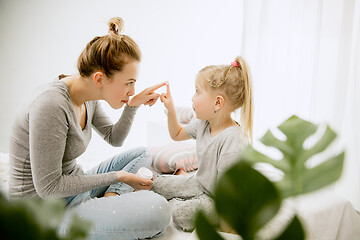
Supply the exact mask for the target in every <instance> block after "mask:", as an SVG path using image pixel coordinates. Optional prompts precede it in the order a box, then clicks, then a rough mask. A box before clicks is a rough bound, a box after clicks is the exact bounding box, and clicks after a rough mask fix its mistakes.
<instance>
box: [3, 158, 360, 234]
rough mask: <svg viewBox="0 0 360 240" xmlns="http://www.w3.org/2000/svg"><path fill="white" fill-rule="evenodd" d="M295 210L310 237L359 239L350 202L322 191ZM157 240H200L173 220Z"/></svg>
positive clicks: (275, 225)
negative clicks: (176, 224)
mask: <svg viewBox="0 0 360 240" xmlns="http://www.w3.org/2000/svg"><path fill="white" fill-rule="evenodd" d="M8 170H9V164H8V154H6V153H0V189H1V191H2V192H4V193H7V190H8V176H9V174H8ZM293 205H294V202H292V201H289V200H288V201H285V202H284V204H283V206H282V208H281V210H280V212H279V214H278V215H277V216H276V217H275V218H274V219H273V220H272V221H271V222H270V223H269V224H268V225H267V226H266V227H265V228H264V229H263V232H262V236H264V238H265V239H266V238H268V237H269V236H271V235H273V234H276V233H277V232H279V231H280V229H281V226H284V225H285V224H286V223H288V222H289V219H290V216H291V214H292V211H293ZM296 205H297V207H296V209H297V212H298V214H299V216H300V219H301V220H302V222H303V224H304V225H305V227H306V229H307V232H308V235H307V239H309V240H332V239H334V240H335V239H336V240H355V239H360V215H359V213H358V212H357V211H356V210H355V209H354V208H353V206H352V204H351V203H350V201H348V200H346V199H344V198H342V197H340V196H337V195H335V194H333V193H332V192H331V191H329V190H326V189H325V190H322V191H319V192H315V193H313V194H308V195H304V196H301V197H300V198H298V199H297V201H296ZM223 236H224V237H225V238H226V239H228V240H235V239H241V238H239V237H238V236H235V235H232V234H223ZM156 239H157V240H197V237H196V233H195V232H193V233H189V232H183V231H182V230H181V229H179V228H178V227H176V226H175V225H174V223H173V222H171V223H170V224H169V225H168V227H167V228H166V229H165V231H164V233H163V234H162V235H161V236H159V237H157V238H156Z"/></svg>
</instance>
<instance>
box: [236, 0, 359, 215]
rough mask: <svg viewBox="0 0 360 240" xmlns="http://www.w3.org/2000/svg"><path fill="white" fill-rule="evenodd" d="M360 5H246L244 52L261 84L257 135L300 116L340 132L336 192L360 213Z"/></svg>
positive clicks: (280, 0) (320, 0)
mask: <svg viewBox="0 0 360 240" xmlns="http://www.w3.org/2000/svg"><path fill="white" fill-rule="evenodd" d="M359 29H360V0H315V1H314V0H303V1H300V0H272V1H265V0H264V1H261V0H244V1H243V26H242V31H243V40H242V52H241V54H242V55H243V56H244V57H245V58H246V59H247V60H248V62H249V65H250V67H251V69H252V75H253V81H254V83H253V84H254V96H255V97H254V101H255V106H254V109H255V114H254V117H255V118H254V120H255V122H254V126H255V129H254V133H255V138H259V137H261V136H262V135H263V134H264V133H265V131H266V130H267V129H269V128H273V127H274V126H278V125H279V124H280V123H281V122H282V121H284V120H285V119H287V118H288V117H290V116H291V115H293V114H296V115H298V116H299V117H301V118H304V119H306V120H309V121H311V122H314V123H316V124H321V123H326V124H328V125H330V127H331V128H332V129H334V130H335V131H336V132H337V133H338V138H337V140H336V142H334V144H332V146H331V151H330V152H332V154H334V153H338V152H340V151H341V150H342V149H345V150H346V159H345V166H344V170H343V175H342V178H341V179H340V180H339V181H338V182H337V183H336V185H335V186H333V188H332V189H333V190H334V191H335V192H336V193H337V194H339V195H341V196H343V197H345V198H347V199H349V200H350V201H351V202H352V204H353V205H354V206H355V208H357V209H358V210H359V209H360V163H359V161H360V151H359V150H358V148H359V147H360V30H359Z"/></svg>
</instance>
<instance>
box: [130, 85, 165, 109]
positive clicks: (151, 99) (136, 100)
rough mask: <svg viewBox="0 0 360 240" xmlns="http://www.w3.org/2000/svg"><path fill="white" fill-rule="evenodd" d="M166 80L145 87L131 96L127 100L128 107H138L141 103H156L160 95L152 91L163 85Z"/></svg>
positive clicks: (150, 104)
mask: <svg viewBox="0 0 360 240" xmlns="http://www.w3.org/2000/svg"><path fill="white" fill-rule="evenodd" d="M165 84H166V82H162V83H159V84H156V85H154V86H152V87H149V88H146V89H145V90H143V91H142V92H141V93H139V94H137V95H135V96H134V97H132V98H131V99H130V101H129V106H130V107H140V106H141V105H142V104H144V105H149V106H150V107H151V106H152V105H154V104H155V103H156V101H157V100H158V98H159V97H160V95H159V94H157V93H154V91H155V90H156V89H158V88H160V87H162V86H164V85H165Z"/></svg>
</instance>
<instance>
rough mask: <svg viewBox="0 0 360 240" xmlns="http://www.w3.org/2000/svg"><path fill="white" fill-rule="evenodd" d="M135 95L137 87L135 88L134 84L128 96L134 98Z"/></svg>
mask: <svg viewBox="0 0 360 240" xmlns="http://www.w3.org/2000/svg"><path fill="white" fill-rule="evenodd" d="M134 94H135V87H134V84H133V85H132V87H131V88H130V90H129V92H128V94H127V95H128V96H133V95H134Z"/></svg>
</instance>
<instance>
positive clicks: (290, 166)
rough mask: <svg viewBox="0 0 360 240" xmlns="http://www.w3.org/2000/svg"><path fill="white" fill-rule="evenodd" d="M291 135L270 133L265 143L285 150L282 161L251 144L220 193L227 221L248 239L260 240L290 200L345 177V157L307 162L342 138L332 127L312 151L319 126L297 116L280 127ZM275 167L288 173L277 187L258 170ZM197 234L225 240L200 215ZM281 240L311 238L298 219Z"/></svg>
mask: <svg viewBox="0 0 360 240" xmlns="http://www.w3.org/2000/svg"><path fill="white" fill-rule="evenodd" d="M278 128H279V129H280V130H281V131H282V132H283V133H284V134H285V136H286V140H285V141H281V140H279V139H277V138H275V137H274V136H273V134H272V133H271V132H270V131H268V132H267V133H266V134H265V135H264V137H262V138H261V139H260V141H261V142H262V143H263V144H264V145H266V146H270V147H275V148H277V149H278V150H280V151H281V153H282V155H283V158H282V159H281V160H275V159H272V158H270V157H268V156H266V155H264V154H262V153H260V152H258V151H256V150H255V149H254V148H253V147H252V146H250V145H248V146H247V148H246V149H245V150H244V152H243V153H242V155H241V157H240V160H239V163H237V164H235V165H234V166H232V167H231V168H230V169H228V171H227V172H226V173H225V174H224V175H223V176H222V177H221V178H220V179H219V181H218V183H217V185H216V188H215V194H214V201H215V208H216V211H217V213H218V215H219V217H220V218H221V219H223V220H224V222H225V223H226V224H227V225H228V226H229V227H231V228H232V229H233V230H234V231H236V232H237V233H238V234H239V235H240V236H241V237H242V238H243V239H244V240H251V239H256V234H257V233H258V231H259V230H260V229H261V228H262V227H263V226H264V225H265V224H266V223H268V222H269V221H270V220H271V219H272V218H273V217H274V216H275V215H276V214H277V212H278V211H279V209H280V206H281V202H282V200H283V199H284V198H287V197H290V196H297V195H300V194H304V193H309V192H311V191H315V190H318V189H320V188H322V187H325V186H326V185H329V184H331V183H333V182H335V181H336V180H337V179H339V178H340V176H341V173H342V168H343V162H344V152H342V153H340V154H338V155H336V156H334V157H331V158H329V159H327V160H325V161H323V162H322V163H321V164H319V165H317V166H315V167H313V168H309V167H307V166H306V163H307V161H308V160H309V159H310V158H311V157H313V156H314V155H316V154H319V153H321V152H323V151H324V150H325V149H326V148H327V147H328V146H329V145H330V143H331V142H332V141H333V140H334V139H335V138H336V133H335V132H334V131H333V130H331V128H330V127H327V128H326V131H325V133H324V134H323V136H322V137H321V138H320V140H319V141H318V142H317V143H316V144H314V146H312V147H311V148H310V149H304V147H303V146H304V142H305V140H306V139H308V138H309V137H310V136H311V135H313V134H314V133H315V132H316V129H317V126H315V125H314V124H312V123H310V122H307V121H305V120H303V119H300V118H298V117H297V116H292V117H290V118H289V119H288V120H286V121H285V122H283V123H282V124H281V125H280V126H279V127H278ZM258 162H264V163H269V164H271V165H273V166H274V167H275V168H277V169H279V170H280V171H282V172H283V174H284V177H283V179H282V180H281V181H279V182H271V181H270V180H269V179H267V178H266V177H265V176H263V175H262V174H261V173H260V172H258V171H257V170H255V169H254V168H253V167H252V165H253V164H255V163H258ZM196 231H197V234H198V236H199V238H200V239H201V240H223V238H222V237H221V236H220V235H219V234H218V233H217V231H216V229H215V228H214V227H213V226H212V225H211V224H210V222H209V221H208V220H207V218H206V217H205V215H204V214H203V213H202V212H199V214H198V216H197V219H196ZM275 239H284V240H285V239H291V240H296V239H305V232H304V229H303V227H302V224H301V222H300V220H299V219H298V217H297V216H296V215H295V216H294V217H293V219H292V221H291V222H290V224H289V225H288V226H287V227H286V228H285V230H284V231H283V232H282V233H281V234H280V236H278V237H276V238H275Z"/></svg>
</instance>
